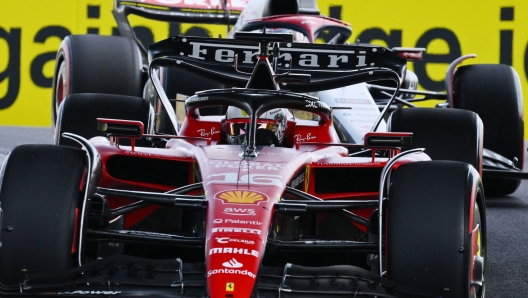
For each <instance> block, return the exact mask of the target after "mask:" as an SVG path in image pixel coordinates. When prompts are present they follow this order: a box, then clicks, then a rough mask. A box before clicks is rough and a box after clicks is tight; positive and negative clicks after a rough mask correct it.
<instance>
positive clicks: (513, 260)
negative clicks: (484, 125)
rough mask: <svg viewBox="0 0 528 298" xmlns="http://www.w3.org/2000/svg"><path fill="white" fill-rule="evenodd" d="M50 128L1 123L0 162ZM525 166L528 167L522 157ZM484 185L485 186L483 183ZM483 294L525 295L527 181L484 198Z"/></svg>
mask: <svg viewBox="0 0 528 298" xmlns="http://www.w3.org/2000/svg"><path fill="white" fill-rule="evenodd" d="M52 143H53V131H52V129H51V128H33V127H8V126H0V163H2V162H3V161H4V159H5V157H6V155H7V154H9V152H10V151H11V150H12V149H13V148H14V147H16V146H18V145H21V144H52ZM524 160H525V165H524V167H525V169H528V165H527V163H528V162H527V160H528V157H525V159H524ZM484 187H486V186H484ZM486 212H487V219H488V223H487V228H488V272H487V276H486V282H487V291H486V297H488V298H489V297H492V298H495V297H497V298H526V297H528V182H526V181H525V182H523V183H522V184H521V187H520V188H519V189H518V190H517V191H516V192H515V193H514V194H512V195H510V196H505V197H497V198H490V197H488V198H486Z"/></svg>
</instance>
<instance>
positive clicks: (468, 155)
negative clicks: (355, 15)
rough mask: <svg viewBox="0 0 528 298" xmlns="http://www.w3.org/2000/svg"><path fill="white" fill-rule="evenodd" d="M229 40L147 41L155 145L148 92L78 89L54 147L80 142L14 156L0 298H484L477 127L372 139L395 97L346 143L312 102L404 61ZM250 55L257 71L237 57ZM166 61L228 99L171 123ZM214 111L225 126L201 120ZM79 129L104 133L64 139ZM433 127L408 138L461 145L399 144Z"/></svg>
mask: <svg viewBox="0 0 528 298" xmlns="http://www.w3.org/2000/svg"><path fill="white" fill-rule="evenodd" d="M234 37H235V39H214V38H200V37H189V36H175V37H172V38H169V39H166V40H163V41H160V42H158V43H155V44H153V45H152V46H150V47H149V50H148V57H149V62H150V63H149V66H148V74H149V78H150V80H151V82H152V88H154V89H155V92H156V93H157V96H158V97H159V99H160V102H161V104H162V105H163V107H165V108H166V111H165V112H166V113H167V115H168V119H169V121H170V124H171V126H172V128H173V129H174V130H178V135H174V134H173V135H169V134H159V133H157V134H154V133H151V129H149V127H152V126H153V125H154V124H153V123H152V119H153V118H152V117H151V116H152V108H151V106H150V103H149V101H148V100H146V99H144V98H140V97H133V96H127V95H115V94H114V95H112V94H110V95H109V94H101V93H80V94H71V95H69V96H67V97H66V98H65V99H64V100H63V101H62V102H61V104H60V106H59V110H58V113H57V124H56V125H57V128H58V131H59V132H60V135H58V140H59V142H60V143H61V144H64V145H68V143H66V142H65V143H62V142H63V140H68V141H71V142H72V143H73V145H77V147H78V148H75V147H74V146H64V145H22V146H19V147H17V148H15V149H14V150H13V151H12V152H11V153H10V155H9V156H8V157H7V158H6V161H5V163H4V164H3V166H2V169H1V175H0V177H2V178H1V181H0V182H1V186H0V203H1V208H2V209H3V211H4V212H3V216H2V217H1V222H2V231H1V234H0V235H1V237H0V240H1V248H0V291H1V294H3V295H7V296H15V295H22V296H24V295H25V296H36V295H41V296H45V295H48V296H53V295H60V296H77V295H83V296H127V297H130V296H159V297H211V298H214V297H222V298H228V297H229V298H231V297H241V298H243V297H329V296H332V297H484V294H485V280H486V279H485V275H486V217H485V204H484V200H485V199H484V192H483V187H482V183H481V179H480V172H481V168H480V160H481V159H482V152H483V150H482V123H481V121H480V120H479V117H478V115H477V114H476V113H473V112H470V111H466V110H456V109H429V110H428V111H427V113H425V112H424V113H413V112H414V111H415V110H414V109H400V110H398V111H396V112H394V113H393V114H392V116H391V117H390V118H389V120H388V122H387V126H388V127H389V128H391V129H389V131H390V132H376V128H377V127H378V126H379V124H380V123H381V122H382V120H383V118H384V116H385V115H384V113H386V112H387V111H388V107H390V106H391V104H392V103H393V101H394V99H395V97H396V93H394V95H393V96H392V98H391V100H389V101H388V102H387V104H386V107H385V108H384V109H383V112H382V113H381V114H380V115H379V117H378V119H377V121H376V123H374V125H373V126H372V127H371V129H370V131H369V132H368V133H366V134H365V137H364V140H363V142H362V143H342V142H341V141H340V139H339V136H338V134H337V133H336V131H335V128H334V126H333V121H332V109H331V108H330V106H329V105H328V104H326V103H325V102H323V101H321V100H320V99H319V98H317V97H314V96H311V95H309V93H310V92H317V91H321V90H326V89H329V88H341V87H345V86H349V85H353V84H358V83H363V82H372V81H378V80H392V81H394V82H395V84H396V85H397V86H398V87H399V85H400V84H401V82H402V78H403V76H404V74H405V70H406V64H407V61H406V59H404V58H402V57H401V55H400V54H399V53H398V52H396V51H392V50H390V49H386V48H384V47H380V46H371V45H326V44H310V43H294V42H292V39H293V36H292V35H288V34H273V33H266V32H265V31H264V32H262V33H254V32H239V33H237V34H236V35H235V36H234ZM254 53H256V55H255V57H256V58H257V60H258V61H257V62H256V63H253V62H252V61H251V59H249V58H248V59H246V57H248V56H249V57H252V56H253V54H254ZM246 60H249V61H248V62H246ZM308 61H311V63H316V64H317V67H312V65H311V63H308ZM359 62H362V63H359ZM335 66H337V67H335ZM162 67H165V68H167V67H175V68H181V69H184V70H185V71H186V72H188V73H193V74H195V75H197V76H202V77H204V78H207V79H209V80H211V81H216V82H218V83H220V84H224V85H227V86H235V87H233V88H222V89H213V90H204V91H201V92H198V93H196V94H195V95H193V96H191V97H189V98H187V99H186V100H185V108H186V116H185V119H184V121H183V123H182V125H181V126H179V124H178V123H177V119H176V114H175V111H174V109H173V106H172V104H171V102H170V100H169V98H168V96H167V94H165V92H164V88H163V83H162V80H161V79H160V77H159V74H160V73H161V71H160V68H162ZM236 86H242V87H236ZM211 107H215V108H218V109H219V110H221V111H225V114H224V115H203V114H202V111H204V110H205V111H207V109H208V108H211ZM338 108H339V107H337V109H338ZM376 108H377V107H376ZM334 109H336V107H334ZM416 110H418V109H416ZM108 111H111V112H115V113H120V114H119V115H118V116H117V117H114V118H108V117H107V116H105V115H107V114H106V113H107V112H108ZM420 111H421V110H420ZM93 113H99V114H100V116H98V118H97V119H96V120H95V121H94V122H93V123H92V122H91V119H89V118H88V117H87V116H86V115H88V114H93ZM136 117H139V118H140V119H142V120H140V121H139V120H137V118H136ZM141 117H143V118H141ZM433 120H434V121H433ZM79 126H86V127H88V128H90V129H92V126H94V127H95V128H94V129H97V131H99V132H100V133H102V134H103V135H104V136H95V137H93V138H90V139H89V140H87V139H86V138H84V137H82V136H80V135H78V134H75V133H71V132H72V131H76V130H77V129H78V127H79ZM436 126H439V127H441V128H442V130H444V131H445V133H440V134H438V135H435V134H430V133H427V134H422V135H421V136H420V138H421V139H422V140H424V139H426V138H430V139H434V140H435V142H438V143H440V144H443V145H444V144H445V145H446V146H449V145H451V146H456V148H457V150H452V152H453V155H452V156H451V158H450V159H449V160H431V158H430V157H429V156H428V155H427V154H426V153H424V148H413V149H408V148H412V147H411V146H415V144H413V142H414V137H415V134H413V133H412V132H409V131H407V130H401V131H400V130H399V128H401V127H412V128H420V129H424V130H425V129H433V128H434V127H436ZM411 131H412V130H411ZM419 134H420V133H416V135H419ZM454 135H456V137H454ZM446 136H447V137H446ZM461 140H462V141H461ZM124 141H127V143H128V145H127V144H124ZM145 144H148V145H145ZM402 148H403V149H408V150H405V151H404V150H402ZM429 149H435V148H427V150H429ZM455 151H456V152H455Z"/></svg>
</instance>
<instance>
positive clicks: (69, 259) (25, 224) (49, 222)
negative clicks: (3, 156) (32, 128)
mask: <svg viewBox="0 0 528 298" xmlns="http://www.w3.org/2000/svg"><path fill="white" fill-rule="evenodd" d="M85 164H86V154H85V152H84V151H82V150H80V149H76V148H71V147H64V146H54V145H22V146H19V147H16V148H15V149H13V151H12V152H11V153H10V154H9V156H8V158H7V160H6V163H4V168H3V169H2V170H3V176H0V177H2V180H1V181H0V184H1V186H0V202H1V204H2V209H3V211H4V218H3V224H2V229H4V231H2V248H1V249H0V283H1V284H2V286H3V287H4V288H5V287H11V286H16V289H17V290H18V283H19V282H22V281H23V280H24V271H27V272H29V274H32V273H44V272H50V273H51V272H61V271H63V270H68V269H71V268H73V266H74V264H75V260H76V258H77V254H76V245H77V243H75V235H76V231H75V230H74V229H75V227H76V226H78V225H76V221H78V219H79V218H80V212H81V211H80V210H79V208H81V203H82V199H83V197H84V190H83V189H82V186H83V185H84V184H83V183H82V180H83V179H84V175H83V174H84V172H85ZM8 228H9V229H12V230H11V232H5V229H8ZM23 270H24V271H23Z"/></svg>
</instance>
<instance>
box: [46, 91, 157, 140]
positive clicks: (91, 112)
mask: <svg viewBox="0 0 528 298" xmlns="http://www.w3.org/2000/svg"><path fill="white" fill-rule="evenodd" d="M97 118H110V119H121V120H134V121H141V122H143V124H144V125H145V133H150V130H151V129H152V127H153V125H154V124H153V118H154V112H153V110H152V107H151V105H150V103H149V102H148V101H147V100H145V99H143V98H139V97H132V96H124V95H112V94H94V93H83V94H72V95H70V96H68V97H67V98H66V99H64V101H63V103H62V104H61V106H60V109H59V115H58V120H57V126H56V127H55V136H54V138H55V144H57V145H67V146H72V147H77V148H80V145H79V144H78V143H77V142H75V141H73V140H70V139H67V138H64V137H63V136H62V133H64V132H69V133H74V134H76V135H79V136H81V137H83V138H85V139H90V138H93V137H96V136H105V134H104V133H102V132H100V131H98V130H97ZM120 144H121V145H130V140H129V139H126V138H121V139H120ZM135 144H136V146H150V143H149V142H148V140H147V139H146V138H141V139H137V140H136V143H135Z"/></svg>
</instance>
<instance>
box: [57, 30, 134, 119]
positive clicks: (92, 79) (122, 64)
mask: <svg viewBox="0 0 528 298" xmlns="http://www.w3.org/2000/svg"><path fill="white" fill-rule="evenodd" d="M56 61H57V62H56V65H55V72H54V77H53V86H52V90H53V97H52V99H53V106H52V114H53V119H52V120H53V125H55V122H56V120H57V115H58V109H59V106H60V104H61V102H62V101H63V100H64V98H66V96H68V95H70V94H76V93H107V94H121V95H128V96H136V97H141V95H142V92H143V84H144V82H143V78H142V58H141V54H140V52H139V49H138V47H137V44H136V42H135V41H133V40H131V39H129V38H125V37H120V36H102V35H95V34H87V35H70V36H67V37H66V38H65V39H64V40H63V41H62V43H61V45H60V47H59V50H58V52H57V58H56Z"/></svg>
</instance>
